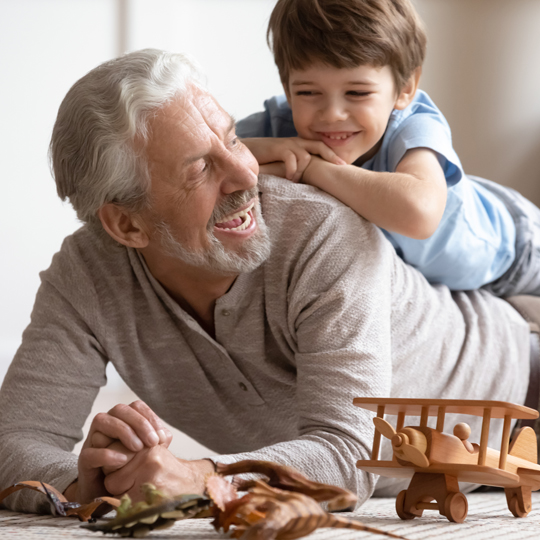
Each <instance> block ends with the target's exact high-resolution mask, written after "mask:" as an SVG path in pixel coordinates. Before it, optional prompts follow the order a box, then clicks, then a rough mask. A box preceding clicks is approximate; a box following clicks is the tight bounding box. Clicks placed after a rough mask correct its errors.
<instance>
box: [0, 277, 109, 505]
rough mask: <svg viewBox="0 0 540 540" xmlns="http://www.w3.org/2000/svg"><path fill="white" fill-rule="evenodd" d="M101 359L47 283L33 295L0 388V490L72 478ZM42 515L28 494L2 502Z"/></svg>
mask: <svg viewBox="0 0 540 540" xmlns="http://www.w3.org/2000/svg"><path fill="white" fill-rule="evenodd" d="M105 366H106V361H105V359H104V358H103V355H102V352H101V350H100V347H99V344H98V343H97V341H96V340H95V338H94V337H93V336H92V333H91V331H90V329H89V328H88V326H87V325H86V324H85V323H84V322H83V321H82V319H81V317H80V315H79V314H78V313H77V312H76V311H74V309H73V307H72V306H71V305H70V304H69V302H68V301H67V300H66V298H65V297H63V296H62V294H61V293H60V292H59V291H58V290H57V289H56V288H55V287H54V286H53V285H52V284H51V283H49V282H48V281H44V282H43V283H42V285H41V287H40V290H39V292H38V295H37V298H36V303H35V306H34V310H33V313H32V320H31V323H30V325H29V326H28V328H27V329H26V330H25V332H24V334H23V344H22V345H21V347H20V348H19V350H18V352H17V354H16V356H15V358H14V360H13V362H12V364H11V366H10V368H9V370H8V373H7V375H6V378H5V380H4V383H3V385H2V389H1V390H0V411H1V414H0V463H2V467H0V489H3V488H5V487H8V486H9V485H11V484H14V483H16V482H18V481H22V480H41V481H43V482H46V483H48V484H51V485H53V486H54V487H56V488H57V489H58V490H60V491H63V490H65V488H66V487H67V486H68V485H69V484H71V483H72V482H73V481H74V480H75V479H76V478H77V456H75V455H74V454H72V453H71V451H72V449H73V447H74V445H75V444H76V443H77V442H78V441H79V440H80V439H81V438H82V426H83V424H84V422H85V420H86V418H87V416H88V414H89V413H90V410H91V407H92V403H93V402H94V399H95V397H96V395H97V393H98V390H99V387H100V386H103V385H104V384H105V382H106V379H105ZM4 504H5V505H6V506H7V507H8V508H10V509H13V510H19V511H30V512H43V511H47V507H48V504H47V503H46V501H45V499H44V498H43V497H40V496H39V495H38V494H35V493H33V492H32V493H31V492H29V490H23V491H19V492H17V493H15V494H13V495H10V496H9V497H8V498H7V499H6V500H5V503H4Z"/></svg>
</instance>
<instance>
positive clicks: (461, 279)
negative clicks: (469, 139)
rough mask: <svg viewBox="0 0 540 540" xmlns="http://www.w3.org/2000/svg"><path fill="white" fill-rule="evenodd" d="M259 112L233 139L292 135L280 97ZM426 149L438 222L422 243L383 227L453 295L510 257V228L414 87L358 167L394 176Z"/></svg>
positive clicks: (492, 275)
mask: <svg viewBox="0 0 540 540" xmlns="http://www.w3.org/2000/svg"><path fill="white" fill-rule="evenodd" d="M264 107H265V110H264V111H263V112H259V113H255V114H253V115H251V116H248V117H247V118H245V119H244V120H241V121H240V122H238V124H237V129H236V131H237V134H238V135H239V136H240V137H242V138H247V137H295V136H296V135H297V133H296V130H295V128H294V123H293V118H292V112H291V109H290V107H289V105H288V103H287V99H286V97H285V96H284V95H282V96H277V97H273V98H271V99H269V100H267V101H265V103H264ZM420 147H422V148H429V149H431V150H433V151H435V152H436V153H437V156H438V158H439V162H440V164H441V166H442V168H443V170H444V174H445V177H446V182H447V186H448V197H447V202H446V208H445V210H444V214H443V217H442V219H441V222H440V224H439V226H438V228H437V230H436V231H435V233H434V234H433V235H432V236H431V237H430V238H427V239H426V240H415V239H413V238H408V237H406V236H402V235H400V234H397V233H393V232H389V231H386V230H384V229H383V232H384V234H385V235H386V237H387V238H388V239H389V240H390V242H391V243H392V245H393V246H394V248H395V249H396V251H397V253H398V254H399V256H400V257H402V258H403V260H404V261H405V262H407V263H408V264H410V265H411V266H414V267H415V268H417V269H418V270H420V272H422V274H424V276H425V277H426V278H427V279H428V280H429V281H430V282H431V283H444V284H445V285H447V286H448V287H449V288H450V289H453V290H470V289H478V288H480V287H481V286H482V285H485V284H487V283H491V282H492V281H494V280H496V279H497V278H499V277H500V276H502V274H504V272H505V271H506V270H507V269H508V268H509V267H510V265H511V264H512V261H513V260H514V257H515V238H516V229H515V224H514V221H513V219H512V216H511V215H510V212H509V211H508V209H507V207H506V206H505V204H504V203H503V202H502V201H501V199H499V198H498V197H497V196H496V195H494V194H493V193H492V192H490V191H489V190H487V189H486V188H484V187H483V186H481V185H480V184H479V183H478V182H476V181H474V180H473V179H471V178H468V177H467V176H466V175H465V173H464V172H463V167H462V165H461V162H460V160H459V158H458V156H457V154H456V152H455V151H454V148H453V146H452V135H451V131H450V127H449V125H448V122H447V121H446V119H445V118H444V116H443V115H442V113H441V112H440V111H439V109H438V108H437V107H436V105H435V104H434V103H433V101H432V100H431V99H430V97H429V96H428V95H427V94H426V93H425V92H423V91H422V90H419V91H418V92H417V93H416V96H415V98H414V100H413V102H412V103H411V104H410V105H409V106H408V107H407V108H406V109H404V110H402V111H399V110H394V111H393V112H392V114H391V115H390V120H389V122H388V126H387V128H386V131H385V134H384V136H383V141H382V145H381V148H380V149H379V151H378V152H377V153H376V154H375V155H374V156H373V157H372V158H371V159H370V160H368V161H367V162H365V163H364V164H362V165H361V166H362V167H363V168H364V169H368V170H372V171H378V172H395V170H396V167H397V165H398V163H399V162H400V160H401V159H402V158H403V156H404V155H405V153H406V152H407V150H410V149H412V148H420Z"/></svg>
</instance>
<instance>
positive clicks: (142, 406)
mask: <svg viewBox="0 0 540 540" xmlns="http://www.w3.org/2000/svg"><path fill="white" fill-rule="evenodd" d="M129 406H130V407H131V408H132V409H135V410H136V411H137V412H138V413H140V414H142V416H144V417H145V418H146V419H147V420H148V421H149V422H150V424H152V427H153V428H154V429H155V430H156V433H157V434H158V437H159V443H160V444H165V446H167V447H168V446H169V444H171V441H172V433H171V432H170V431H169V430H168V429H167V427H166V426H165V424H164V423H163V421H162V420H161V418H160V417H159V416H158V415H157V414H156V413H155V412H154V411H153V410H152V409H151V408H150V407H149V406H148V405H147V404H146V403H145V402H144V401H142V400H140V399H138V400H137V401H134V402H133V403H130V405H129Z"/></svg>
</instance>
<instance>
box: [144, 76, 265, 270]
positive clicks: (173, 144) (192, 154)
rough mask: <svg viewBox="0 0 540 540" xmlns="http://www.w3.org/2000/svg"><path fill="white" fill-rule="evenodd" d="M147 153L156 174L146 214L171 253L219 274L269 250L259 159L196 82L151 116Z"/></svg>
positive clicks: (254, 261)
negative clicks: (262, 215) (261, 195)
mask: <svg viewBox="0 0 540 540" xmlns="http://www.w3.org/2000/svg"><path fill="white" fill-rule="evenodd" d="M148 128H149V141H148V144H147V145H146V158H147V162H148V167H149V172H150V176H151V180H152V185H151V190H150V197H149V201H150V209H149V210H147V211H145V212H144V213H143V218H144V219H145V221H146V222H147V223H148V224H149V228H150V229H151V233H150V235H151V237H153V239H155V240H157V241H158V242H160V243H161V245H162V248H163V250H164V252H165V253H166V254H167V255H170V256H173V257H176V258H178V259H181V260H182V261H183V262H185V263H187V264H189V265H191V266H195V267H202V268H205V269H206V270H211V271H214V272H216V273H221V274H235V273H239V272H242V271H249V270H251V269H253V268H254V267H256V266H258V265H259V264H260V263H261V262H263V260H264V259H265V258H266V257H267V256H268V253H269V242H268V239H267V235H266V229H265V226H264V222H263V221H262V217H261V215H260V206H259V200H258V192H257V173H258V165H257V162H256V160H255V158H254V157H253V156H252V154H251V153H250V152H249V151H248V149H247V148H246V147H245V146H244V145H243V144H242V143H241V142H240V141H239V140H238V139H237V137H236V134H235V131H234V122H233V120H232V119H231V117H230V116H229V115H228V114H227V113H226V112H225V111H224V110H223V109H222V108H221V107H220V106H219V105H218V103H217V102H216V101H215V99H214V98H213V97H212V96H211V95H210V94H208V93H207V92H206V91H204V90H202V89H200V88H198V87H195V86H192V87H190V88H189V90H188V91H186V92H185V93H184V96H183V97H181V98H177V99H174V100H173V101H172V102H171V103H169V104H167V105H166V106H165V107H163V108H162V109H160V110H158V111H157V113H156V114H155V115H154V116H153V117H152V118H150V120H149V122H148Z"/></svg>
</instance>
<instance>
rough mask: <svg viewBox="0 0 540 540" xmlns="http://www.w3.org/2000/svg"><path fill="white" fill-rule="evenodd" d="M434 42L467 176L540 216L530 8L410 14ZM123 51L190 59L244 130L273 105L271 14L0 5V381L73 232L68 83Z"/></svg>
mask: <svg viewBox="0 0 540 540" xmlns="http://www.w3.org/2000/svg"><path fill="white" fill-rule="evenodd" d="M414 1H415V3H416V4H417V6H418V8H419V10H420V12H421V14H422V16H423V17H424V19H425V21H426V23H427V25H428V34H429V37H430V43H429V51H428V58H427V62H426V66H425V75H424V79H423V87H424V88H426V89H427V90H428V91H429V92H430V93H432V95H433V96H434V98H435V99H436V101H437V103H438V104H439V105H440V107H441V108H442V110H443V112H444V113H445V114H446V115H447V116H448V118H449V121H450V123H451V125H452V127H453V131H454V141H455V145H456V148H457V149H458V152H459V154H460V155H461V157H462V159H463V162H464V164H465V168H466V170H467V171H468V172H470V173H474V174H480V175H485V176H486V177H488V178H492V179H494V180H497V181H499V182H501V183H504V184H508V185H514V186H517V187H518V188H519V189H520V190H521V191H523V192H524V193H525V194H527V195H528V196H529V197H531V198H532V199H533V200H535V202H537V204H538V203H540V182H539V180H540V173H539V172H538V171H539V170H540V98H539V96H540V70H539V69H538V56H539V54H540V32H538V31H537V23H538V21H539V20H540V2H539V1H538V0H512V1H509V0H414ZM122 3H124V4H126V5H127V6H128V8H129V20H128V23H129V24H128V33H127V41H126V43H127V49H128V50H134V49H138V48H142V47H160V48H166V49H170V50H182V51H187V52H190V53H192V54H193V55H194V56H195V57H196V58H197V59H198V60H199V61H200V63H201V64H202V65H203V67H204V68H205V70H206V72H207V74H208V77H209V82H210V88H211V90H212V91H213V92H214V94H215V95H216V96H217V98H218V99H219V100H220V102H221V103H222V104H223V105H224V107H225V108H226V109H228V110H229V111H230V112H231V113H232V114H234V115H235V116H236V117H237V118H242V117H243V116H245V115H246V114H249V113H250V112H253V111H255V110H259V109H260V107H261V104H262V101H263V100H264V99H265V98H266V97H268V96H271V95H274V94H276V93H278V92H280V84H279V80H278V76H277V72H276V70H275V67H274V64H273V61H272V58H271V56H270V53H269V51H268V49H267V46H266V43H265V30H266V23H267V20H268V16H269V14H270V12H271V9H272V7H273V5H274V4H275V0H152V1H150V0H0V51H2V52H1V53H0V73H1V77H2V84H0V103H2V105H3V111H2V121H1V123H0V164H1V169H0V170H1V173H0V174H1V175H0V190H1V191H0V192H1V194H2V198H1V211H0V253H1V254H2V264H0V381H1V380H2V378H3V373H4V372H5V369H7V365H8V363H9V362H10V360H11V358H12V356H13V354H14V352H15V350H16V348H17V346H18V344H19V342H20V339H21V334H22V331H23V330H24V328H25V327H26V325H27V324H28V322H29V317H30V312H31V308H32V305H33V301H34V296H35V292H36V290H37V287H38V285H39V278H38V272H39V271H40V270H43V269H45V268H47V267H48V265H49V263H50V259H51V257H52V255H53V254H54V253H55V252H56V251H57V250H58V248H59V246H60V244H61V241H62V239H63V238H64V237H65V236H66V235H67V234H69V233H70V232H72V231H73V230H74V229H75V228H76V227H77V226H78V225H77V222H76V220H75V218H74V215H73V212H72V210H71V209H70V207H69V205H64V204H62V203H61V202H60V201H59V199H58V198H57V196H56V193H55V187H54V182H53V180H52V179H51V177H50V174H49V171H48V166H47V160H46V151H47V146H48V142H49V136H50V132H51V129H52V125H53V122H54V118H55V115H56V111H57V108H58V106H59V104H60V101H61V99H62V98H63V96H64V95H65V93H66V91H67V90H68V89H69V87H70V86H71V84H72V83H74V82H75V80H77V79H78V78H79V77H80V76H82V75H83V74H84V73H85V72H87V71H88V70H89V69H91V68H93V67H94V66H96V65H97V64H99V63H100V62H102V61H104V60H107V59H109V58H111V57H114V56H116V55H117V54H118V28H119V25H118V20H117V11H118V6H119V5H120V4H122Z"/></svg>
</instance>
